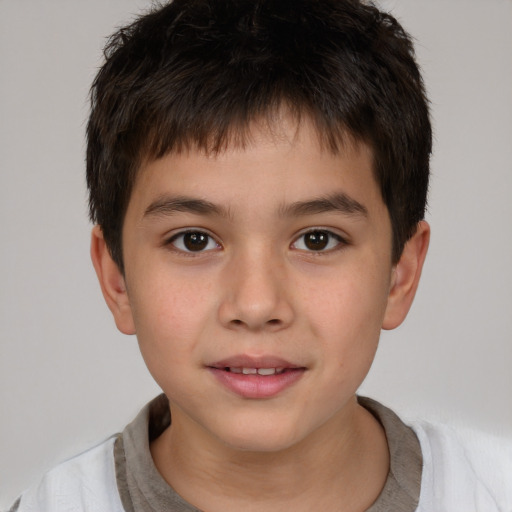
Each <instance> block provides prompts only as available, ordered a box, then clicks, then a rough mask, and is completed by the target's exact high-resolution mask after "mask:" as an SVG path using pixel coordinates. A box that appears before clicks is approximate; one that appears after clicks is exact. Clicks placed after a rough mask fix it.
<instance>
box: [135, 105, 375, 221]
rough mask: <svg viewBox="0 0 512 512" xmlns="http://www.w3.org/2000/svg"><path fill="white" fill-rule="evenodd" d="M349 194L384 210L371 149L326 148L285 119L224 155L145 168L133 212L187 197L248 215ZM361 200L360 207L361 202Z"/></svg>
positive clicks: (255, 126)
mask: <svg viewBox="0 0 512 512" xmlns="http://www.w3.org/2000/svg"><path fill="white" fill-rule="evenodd" d="M337 192H342V193H344V194H347V195H348V196H351V197H353V198H354V199H355V200H356V201H359V202H360V203H361V204H362V203H363V202H364V203H368V204H369V207H368V208H369V209H371V207H372V203H376V205H377V206H381V205H380V204H379V201H380V203H382V201H381V199H380V192H379V190H378V187H377V183H376V181H375V179H374V175H373V154H372V151H371V148H370V147H369V146H368V145H367V144H365V143H363V142H361V141H357V140H355V139H354V138H353V137H351V136H349V135H345V136H344V137H343V140H340V143H339V147H338V148H336V149H333V148H328V147H326V144H325V143H324V140H323V139H322V137H321V135H319V131H318V129H317V128H316V127H315V126H314V124H313V123H312V122H311V121H310V120H309V119H302V120H300V121H298V120H297V119H295V118H293V117H292V116H289V115H288V116H287V115H281V116H279V117H276V118H274V119H273V120H272V121H271V122H270V121H269V120H268V119H264V120H260V121H258V122H254V123H252V125H251V126H250V129H249V130H248V131H247V132H246V133H245V134H244V137H243V138H238V139H237V138H236V137H234V136H233V137H231V138H230V139H229V141H228V143H227V144H226V145H225V147H223V148H221V149H219V150H217V151H209V150H207V149H204V148H198V147H194V146H190V147H187V148H182V149H181V150H180V151H171V152H170V153H168V154H167V155H165V156H163V157H161V158H158V159H156V160H152V161H147V162H145V163H144V164H143V165H142V166H141V168H140V170H139V173H138V176H137V179H136V182H135V185H134V189H133V192H132V198H131V200H130V205H129V209H130V208H131V209H133V208H136V209H137V210H138V211H139V215H140V213H141V212H143V211H145V210H146V209H147V208H148V205H151V204H152V203H154V202H155V201H158V198H159V197H160V196H165V195H174V196H176V195H184V196H187V197H196V198H201V199H205V200H208V201H212V202H215V203H216V204H229V206H230V207H231V208H236V207H240V208H243V209H247V207H249V206H250V205H251V204H254V205H255V206H256V207H263V206H270V205H272V206H273V208H274V209H276V208H277V205H280V206H279V207H280V208H281V209H282V208H283V205H284V206H285V205H286V204H287V203H291V202H294V201H303V200H307V199H308V198H309V197H312V196H316V197H321V196H327V195H332V194H333V193H337ZM357 198H359V199H357Z"/></svg>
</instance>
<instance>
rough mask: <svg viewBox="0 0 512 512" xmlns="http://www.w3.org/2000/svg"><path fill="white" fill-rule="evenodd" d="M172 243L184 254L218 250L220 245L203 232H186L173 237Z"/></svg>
mask: <svg viewBox="0 0 512 512" xmlns="http://www.w3.org/2000/svg"><path fill="white" fill-rule="evenodd" d="M170 243H171V244H172V245H173V246H174V247H176V249H179V250H180V251H183V252H202V251H207V250H212V249H216V248H218V247H219V245H218V244H217V243H216V242H215V240H214V239H213V238H212V237H211V236H210V235H209V234H208V233H204V232H203V231H186V232H185V233H178V234H177V235H175V236H173V237H172V238H171V240H170Z"/></svg>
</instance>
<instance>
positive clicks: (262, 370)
mask: <svg viewBox="0 0 512 512" xmlns="http://www.w3.org/2000/svg"><path fill="white" fill-rule="evenodd" d="M275 374H276V369H275V368H260V369H258V375H275Z"/></svg>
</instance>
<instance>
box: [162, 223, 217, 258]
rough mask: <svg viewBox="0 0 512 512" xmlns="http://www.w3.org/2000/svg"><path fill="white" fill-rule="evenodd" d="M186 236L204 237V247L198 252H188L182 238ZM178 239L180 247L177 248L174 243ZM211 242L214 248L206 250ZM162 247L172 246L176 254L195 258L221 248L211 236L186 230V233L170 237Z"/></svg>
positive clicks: (194, 230)
mask: <svg viewBox="0 0 512 512" xmlns="http://www.w3.org/2000/svg"><path fill="white" fill-rule="evenodd" d="M187 235H196V236H197V235H199V237H205V238H206V239H207V241H206V246H205V247H203V248H201V250H198V251H193V250H190V248H187V247H186V246H185V240H184V237H185V236H187ZM180 238H181V239H182V240H181V244H180V245H181V246H182V247H178V245H177V244H176V241H177V240H179V239H180ZM212 242H213V243H214V244H215V247H213V248H212V247H210V248H208V245H210V244H211V243H212ZM164 245H172V246H173V248H174V250H175V251H176V252H179V253H180V254H186V255H187V256H196V255H199V254H202V253H204V252H210V251H213V250H215V249H218V248H220V247H221V246H220V244H219V243H218V242H217V241H216V240H215V238H214V237H213V236H212V235H210V234H209V233H207V232H206V231H202V230H200V229H188V230H186V231H180V232H179V233H176V234H174V235H172V236H171V237H170V238H169V239H168V240H166V242H165V243H164Z"/></svg>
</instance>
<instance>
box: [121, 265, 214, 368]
mask: <svg viewBox="0 0 512 512" xmlns="http://www.w3.org/2000/svg"><path fill="white" fill-rule="evenodd" d="M159 275H160V276H162V275H163V274H159ZM142 282H143V286H140V287H139V288H138V289H137V288H135V289H134V290H132V293H131V295H130V302H131V305H132V312H133V317H134V322H135V327H136V331H137V339H138V342H139V346H140V350H141V352H142V355H143V357H144V359H145V361H146V364H147V366H148V367H149V369H150V371H151V372H152V373H153V371H154V369H156V368H159V367H161V368H163V369H165V368H167V369H168V368H169V366H170V365H171V366H172V367H177V368H179V367H180V365H182V364H183V363H184V362H185V361H187V360H188V362H190V357H191V354H192V355H193V354H194V350H195V348H196V346H197V344H198V341H199V339H200V338H201V337H202V332H203V331H204V330H205V328H207V326H208V325H209V323H210V318H211V300H209V297H208V293H207V292H206V290H205V286H204V285H203V286H202V287H201V286H199V285H198V284H197V283H194V282H191V281H190V280H187V279H179V278H174V279H162V278H159V279H151V276H146V278H145V279H144V280H143V281H142Z"/></svg>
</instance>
